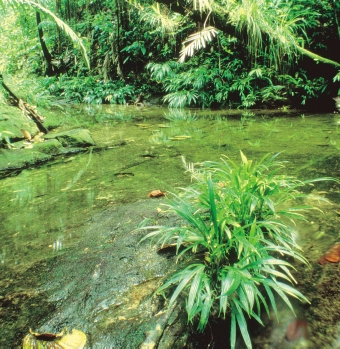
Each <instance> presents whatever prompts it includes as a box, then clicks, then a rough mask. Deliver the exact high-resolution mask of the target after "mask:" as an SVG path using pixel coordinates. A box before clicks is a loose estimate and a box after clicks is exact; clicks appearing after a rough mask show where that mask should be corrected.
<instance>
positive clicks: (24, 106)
mask: <svg viewBox="0 0 340 349" xmlns="http://www.w3.org/2000/svg"><path fill="white" fill-rule="evenodd" d="M0 81H1V84H2V87H3V88H4V89H5V90H6V91H7V92H8V94H9V95H10V96H11V98H12V99H13V101H14V105H16V106H17V107H18V108H19V109H20V110H21V111H22V113H23V115H24V116H26V117H27V118H28V119H31V120H33V121H34V122H35V124H36V125H37V127H38V129H39V131H40V132H44V133H45V134H46V133H48V129H47V128H46V127H45V126H44V125H43V124H42V123H43V122H44V120H45V118H44V117H43V116H41V115H39V114H38V112H37V110H36V107H34V106H31V105H29V104H28V103H27V102H24V101H23V100H22V99H20V98H18V97H17V96H16V95H15V94H14V93H13V92H12V91H11V90H10V88H9V87H8V86H7V85H6V84H5V83H4V80H3V76H2V74H0Z"/></svg>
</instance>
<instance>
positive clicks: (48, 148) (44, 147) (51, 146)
mask: <svg viewBox="0 0 340 349" xmlns="http://www.w3.org/2000/svg"><path fill="white" fill-rule="evenodd" d="M33 149H34V150H35V151H38V152H40V153H44V154H50V155H58V154H61V153H64V147H63V145H62V144H61V143H60V142H59V141H58V140H57V139H47V140H45V141H44V142H41V143H34V145H33Z"/></svg>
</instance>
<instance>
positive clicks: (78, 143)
mask: <svg viewBox="0 0 340 349" xmlns="http://www.w3.org/2000/svg"><path fill="white" fill-rule="evenodd" d="M52 138H55V139H57V140H58V141H59V142H60V143H61V144H62V145H63V146H64V147H74V148H77V147H88V146H94V145H95V142H94V140H93V138H92V136H91V133H90V131H89V130H87V129H74V130H70V131H65V132H59V133H49V134H47V135H46V136H45V139H52Z"/></svg>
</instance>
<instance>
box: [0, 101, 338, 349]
mask: <svg viewBox="0 0 340 349" xmlns="http://www.w3.org/2000/svg"><path fill="white" fill-rule="evenodd" d="M64 117H65V122H64V128H65V129H66V128H67V125H68V123H70V122H69V120H71V121H72V122H73V123H74V122H75V121H76V122H77V125H78V126H81V127H87V128H88V129H90V131H91V134H92V136H93V138H94V140H95V142H96V144H97V145H98V146H101V147H103V148H105V150H103V151H100V152H94V151H91V150H89V151H88V152H87V153H85V154H78V155H74V156H72V157H65V158H59V159H58V160H57V161H56V162H55V163H50V164H47V165H44V166H41V167H39V168H32V169H26V170H24V171H22V172H21V173H20V174H19V175H18V176H16V177H9V178H6V179H3V180H1V182H0V185H1V192H0V206H1V211H0V234H1V243H0V261H1V265H0V269H1V280H0V289H1V291H0V292H1V293H0V304H1V312H0V348H17V347H18V348H19V347H20V343H21V340H22V338H23V337H24V335H25V334H26V333H27V330H28V327H31V328H33V329H34V330H36V331H38V330H39V331H48V332H59V331H60V330H61V329H62V328H63V327H64V326H67V327H68V328H69V329H71V328H77V329H79V330H82V331H84V332H85V333H86V334H87V337H88V347H89V348H104V347H107V348H109V347H112V348H117V349H118V348H138V346H139V345H141V343H146V341H147V340H148V335H149V339H150V338H151V339H150V341H152V340H154V337H155V336H156V335H155V334H154V333H155V332H154V328H156V327H157V323H164V321H165V319H164V314H163V313H162V303H161V301H160V300H152V299H151V297H149V296H150V295H151V294H152V291H153V290H154V289H155V288H156V287H157V285H158V283H159V280H160V278H161V277H162V276H163V275H164V273H165V272H166V271H168V270H169V269H171V267H172V266H173V265H174V256H173V254H171V253H170V254H166V255H160V254H158V253H157V251H156V249H155V248H154V247H153V246H152V245H150V244H149V243H143V244H138V242H139V240H140V238H141V237H142V235H143V233H141V232H138V231H136V230H135V229H136V228H137V226H138V224H139V223H140V222H141V221H142V220H143V219H145V218H149V219H150V222H152V223H155V224H163V223H167V224H172V223H173V221H174V220H175V219H176V218H175V217H171V216H167V215H166V214H163V213H162V212H161V211H160V210H159V208H161V203H165V202H166V198H160V199H149V198H147V194H148V192H150V191H151V190H154V189H160V190H162V191H165V192H167V193H170V192H176V191H177V189H176V188H178V187H183V186H187V185H188V184H189V183H190V177H189V175H188V174H186V173H185V170H184V167H183V165H182V160H181V157H182V156H183V157H185V159H186V160H187V161H188V162H199V161H205V160H219V158H220V157H221V155H222V154H223V155H227V156H229V157H230V158H231V159H233V160H234V161H237V162H238V161H239V150H242V151H243V152H244V153H245V154H246V155H247V157H248V158H249V159H258V158H260V157H262V156H263V155H264V154H266V153H268V152H271V153H276V152H283V153H282V154H281V155H280V159H281V160H288V161H289V163H287V172H288V173H290V174H294V175H296V176H298V178H301V179H308V178H315V177H321V176H334V177H337V178H338V177H339V171H340V161H339V147H340V136H339V135H340V130H339V129H338V128H339V123H338V119H340V117H339V118H338V115H337V114H323V115H316V114H301V113H293V112H292V113H284V114H279V113H276V114H274V113H273V112H268V111H266V112H265V111H258V112H256V113H243V114H242V112H235V111H234V112H230V111H224V112H222V111H215V112H213V111H196V110H186V111H169V110H168V109H164V108H158V107H150V108H135V107H113V106H101V107H91V108H89V107H86V108H79V109H70V110H68V111H67V112H66V113H65V116H64ZM313 190H314V191H316V192H318V193H320V192H321V193H322V195H324V196H326V197H327V198H328V199H329V200H331V202H332V203H333V204H334V205H333V206H328V205H327V206H325V207H322V208H323V209H324V212H325V215H321V214H314V215H311V216H310V217H309V222H307V223H306V224H304V225H299V227H298V231H299V236H300V244H301V246H302V247H303V249H304V251H305V255H306V257H307V259H308V260H309V261H310V263H311V266H310V267H309V268H305V267H304V266H303V267H298V269H297V272H296V277H297V279H298V280H299V288H300V290H301V291H302V292H303V293H304V294H306V295H307V297H308V298H309V299H310V300H311V305H296V308H297V312H298V316H299V317H302V318H304V319H305V320H306V321H307V322H308V324H309V331H310V342H311V343H312V345H315V346H314V348H321V347H322V348H326V346H325V345H328V347H329V348H336V347H337V346H339V345H340V344H339V336H340V331H339V327H340V318H339V315H338V314H339V313H340V295H339V292H338V290H339V289H340V281H339V270H338V267H337V265H336V264H327V265H325V266H320V265H318V263H317V260H318V258H319V257H320V256H321V255H322V254H323V253H325V251H326V250H327V249H328V248H329V247H330V246H331V245H332V244H333V243H335V242H338V241H339V240H340V236H339V229H338V228H337V227H338V225H339V216H338V214H337V212H336V211H337V209H338V205H339V203H340V197H339V195H340V193H339V190H340V187H339V186H338V185H336V184H335V183H323V184H320V185H318V186H316V187H315V188H313ZM299 268H300V269H299ZM156 314H158V315H157V316H158V317H157V316H155V315H156ZM282 319H283V320H282V321H281V322H280V323H279V324H277V322H276V321H275V320H273V319H267V326H266V328H265V330H262V331H261V332H259V333H253V335H252V338H253V342H254V348H259V349H260V348H283V347H285V346H287V345H290V346H291V347H292V348H293V347H294V346H293V345H294V344H290V343H288V344H287V343H285V342H283V339H284V335H285V329H286V326H287V323H289V321H291V319H292V317H291V315H288V313H287V312H286V311H285V309H284V310H282ZM168 320H169V319H167V321H168ZM171 321H172V322H171ZM169 323H172V324H173V326H169V327H168V337H167V336H164V337H163V342H164V343H163V344H162V343H161V342H160V343H159V344H158V347H159V348H162V345H164V346H163V347H164V348H165V347H166V345H169V342H166V341H167V340H168V341H171V340H173V341H174V342H172V344H171V346H170V347H172V348H175V347H176V345H177V347H178V348H181V347H184V343H187V347H188V348H189V347H190V345H191V347H192V348H201V347H202V348H203V347H207V345H208V344H209V341H211V338H209V339H208V340H207V341H208V342H207V343H206V344H204V343H205V342H204V340H205V339H204V337H202V338H200V340H198V339H197V338H193V337H191V336H190V333H189V332H186V331H183V328H184V325H185V318H183V316H181V315H180V314H174V315H173V319H172V320H169ZM176 326H177V327H176ZM216 326H217V325H216ZM152 336H154V337H152ZM156 337H157V336H156ZM167 338H168V339H167ZM174 338H175V339H174ZM159 340H160V339H159ZM214 341H215V342H213V344H212V345H215V348H218V347H219V346H218V344H217V343H218V339H216V338H215V339H214ZM199 342H200V343H201V344H198V343H199ZM190 343H191V344H190ZM220 343H223V340H222V342H220ZM325 343H327V344H325ZM145 345H146V344H145ZM204 345H205V346H204ZM239 348H242V343H240V344H239Z"/></svg>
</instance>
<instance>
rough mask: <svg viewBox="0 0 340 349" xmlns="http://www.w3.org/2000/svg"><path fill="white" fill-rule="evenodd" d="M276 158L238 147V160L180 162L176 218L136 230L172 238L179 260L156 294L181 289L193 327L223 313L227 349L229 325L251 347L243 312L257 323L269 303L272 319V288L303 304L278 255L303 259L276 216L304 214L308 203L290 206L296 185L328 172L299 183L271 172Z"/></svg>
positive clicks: (277, 165) (290, 231)
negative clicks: (186, 180)
mask: <svg viewBox="0 0 340 349" xmlns="http://www.w3.org/2000/svg"><path fill="white" fill-rule="evenodd" d="M276 157H277V154H276V155H274V156H272V157H270V156H269V155H266V156H264V157H263V158H262V159H261V160H260V161H259V162H258V163H256V162H252V161H250V160H248V159H247V158H246V156H245V155H244V154H243V153H242V152H241V159H242V161H241V164H240V165H238V164H236V163H234V162H233V161H231V160H230V159H226V160H224V161H223V162H221V163H215V162H204V163H203V164H201V165H202V168H201V169H200V170H196V169H194V166H193V165H192V164H186V163H185V161H184V163H185V165H186V168H187V170H188V171H190V172H191V174H192V176H193V179H194V180H195V182H194V184H193V185H191V186H190V187H189V188H187V189H183V193H182V195H174V199H173V200H171V201H170V202H169V204H167V205H166V206H167V207H168V208H169V209H170V210H171V211H173V212H175V213H176V214H178V215H179V216H180V217H181V218H182V220H183V224H182V225H181V226H177V227H165V226H149V227H144V228H143V229H147V230H149V229H150V230H151V232H150V233H148V234H147V235H146V236H145V237H144V238H143V240H145V239H147V238H155V237H159V241H158V242H159V243H160V244H161V245H165V244H175V245H176V249H177V254H178V260H179V259H183V260H184V262H183V264H179V266H178V270H177V272H175V273H174V274H173V275H171V276H170V277H169V278H168V279H167V280H166V281H165V282H164V284H163V285H162V286H160V288H159V289H158V290H157V293H161V294H164V293H165V291H166V290H167V289H171V290H173V285H176V286H175V288H174V291H173V293H172V295H171V297H170V300H169V304H168V305H169V307H171V306H173V304H174V303H175V301H176V300H177V298H178V296H179V295H180V294H183V295H184V296H185V297H186V311H187V314H188V321H189V322H193V321H194V320H195V319H197V320H198V330H199V331H203V330H204V329H205V327H206V325H207V323H208V320H209V317H210V316H211V315H215V316H216V315H218V316H220V317H223V318H225V317H226V316H230V318H231V326H230V346H231V348H235V343H236V332H237V326H236V325H238V327H239V329H240V332H241V335H242V337H243V339H244V341H245V344H246V346H247V348H251V347H252V344H251V339H250V336H249V332H248V327H247V318H251V317H253V318H254V319H256V320H257V321H258V322H259V323H260V324H262V321H261V318H260V316H261V309H262V308H264V309H265V311H266V312H267V313H269V305H270V304H271V306H272V307H273V309H274V312H275V314H276V316H277V317H278V313H277V308H276V301H275V297H274V292H273V291H275V292H276V293H277V294H278V295H279V296H280V297H281V298H282V300H283V301H284V302H285V303H286V304H287V305H288V307H289V308H290V309H291V310H292V311H293V312H294V309H293V306H292V304H291V302H290V300H289V297H288V296H292V297H295V298H297V299H299V300H301V301H304V302H308V300H307V299H306V298H305V297H304V296H303V294H301V293H300V292H299V291H298V290H297V289H296V288H294V287H293V286H292V284H294V283H296V281H295V279H294V277H293V275H292V274H291V272H290V269H294V268H293V266H292V265H291V264H290V263H289V262H288V261H287V260H286V259H285V258H286V257H291V258H295V259H297V260H298V261H300V262H302V263H307V261H306V259H305V258H304V257H303V256H302V254H301V253H300V248H299V246H298V245H297V243H296V242H295V240H294V233H295V232H294V229H293V228H292V226H291V225H289V224H286V223H285V221H286V220H285V221H283V220H282V218H283V217H286V218H288V221H289V220H290V221H292V222H293V220H295V219H304V216H303V213H304V211H306V210H309V209H313V208H315V207H313V206H306V205H300V206H293V203H294V202H295V203H294V204H295V205H297V202H298V201H299V200H301V199H302V198H303V197H305V196H306V194H302V193H300V192H299V191H298V189H299V188H300V187H303V186H305V185H307V184H309V183H312V182H315V181H321V180H329V179H330V178H319V179H314V180H310V181H299V180H297V179H296V178H294V177H291V176H286V175H281V174H278V171H280V170H281V169H283V168H284V164H283V163H282V162H278V161H277V160H276ZM317 199H319V198H317Z"/></svg>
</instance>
